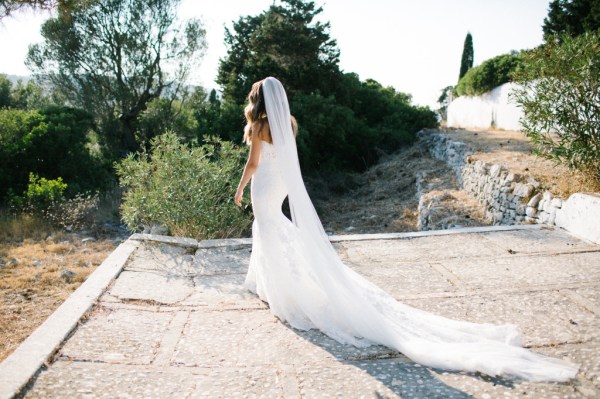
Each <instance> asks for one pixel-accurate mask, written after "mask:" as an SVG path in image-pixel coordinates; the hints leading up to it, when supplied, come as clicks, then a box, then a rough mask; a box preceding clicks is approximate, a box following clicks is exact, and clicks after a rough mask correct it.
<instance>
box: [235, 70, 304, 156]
mask: <svg viewBox="0 0 600 399" xmlns="http://www.w3.org/2000/svg"><path fill="white" fill-rule="evenodd" d="M263 82H264V79H263V80H259V81H258V82H255V83H254V84H253V85H252V89H251V90H250V93H248V104H247V105H246V107H245V108H244V116H245V117H246V126H245V127H244V143H246V144H250V143H251V142H252V136H253V133H254V132H253V131H252V127H253V126H256V125H255V123H259V125H258V126H256V127H257V130H258V132H256V133H257V134H258V133H259V132H260V131H262V129H263V126H264V123H265V122H268V118H267V109H266V107H265V98H264V95H263V89H262V85H263ZM290 116H291V119H292V131H293V132H294V136H296V134H297V132H298V124H297V122H296V118H294V117H293V116H292V115H290ZM262 139H263V140H265V141H267V142H269V143H271V142H272V139H271V133H270V132H268V135H267V137H262Z"/></svg>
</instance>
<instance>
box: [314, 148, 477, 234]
mask: <svg viewBox="0 0 600 399" xmlns="http://www.w3.org/2000/svg"><path fill="white" fill-rule="evenodd" d="M347 180H348V182H347V183H346V184H345V187H343V188H345V190H337V192H336V190H332V189H330V188H328V186H327V184H325V183H323V182H319V181H309V182H308V184H309V191H310V194H311V197H312V199H313V201H314V203H315V207H316V208H317V212H318V213H319V215H320V217H321V221H322V222H323V226H324V227H325V230H326V231H327V232H329V233H333V234H356V233H385V232H403V231H416V230H419V226H418V224H419V220H418V216H419V213H418V210H417V208H418V206H419V197H420V196H421V195H427V196H428V198H429V201H430V203H434V204H435V208H436V209H437V210H442V209H443V211H440V212H437V213H436V214H435V215H432V216H434V217H433V218H432V219H431V225H430V226H429V227H428V228H427V229H434V228H440V229H441V228H451V227H458V226H465V227H466V226H479V225H484V224H487V223H486V221H485V220H484V219H483V214H482V212H480V207H479V206H478V204H477V203H476V202H475V201H474V200H473V199H471V198H470V197H468V196H467V195H466V194H465V193H463V192H461V191H460V189H459V187H458V182H457V181H456V177H455V176H454V173H453V172H452V171H451V170H450V169H449V168H448V166H447V165H446V163H445V162H443V161H439V160H437V159H433V158H432V157H431V156H430V155H429V153H428V151H427V149H426V148H425V147H424V146H423V145H422V144H420V143H417V144H415V145H413V146H411V147H408V148H404V149H401V150H400V151H398V152H396V153H394V154H391V155H387V156H384V157H383V158H382V159H381V160H380V162H379V163H378V164H377V165H375V166H373V167H371V168H370V169H369V170H367V171H366V172H364V173H362V174H356V175H352V176H350V177H348V178H347ZM417 180H419V183H417ZM334 187H335V185H334ZM419 190H421V192H420V193H418V191H419ZM340 191H341V192H340ZM428 205H429V203H428V204H426V205H425V206H428Z"/></svg>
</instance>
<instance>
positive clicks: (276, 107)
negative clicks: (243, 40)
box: [235, 77, 578, 381]
mask: <svg viewBox="0 0 600 399" xmlns="http://www.w3.org/2000/svg"><path fill="white" fill-rule="evenodd" d="M245 114H246V119H247V122H248V124H247V125H246V128H245V133H244V139H245V141H246V143H248V144H250V155H249V157H248V162H247V163H246V166H245V168H244V172H243V174H242V178H241V180H240V184H239V186H238V189H237V192H236V194H235V203H236V204H237V205H238V206H239V205H241V200H242V196H243V191H244V187H245V186H246V185H247V183H248V182H249V181H250V179H252V183H251V189H250V191H251V201H252V207H253V211H254V216H255V220H254V223H253V225H252V236H253V242H252V255H251V258H250V267H249V270H248V274H247V276H246V281H245V286H246V287H247V288H248V289H249V290H251V291H252V292H255V293H256V294H258V296H259V297H260V298H261V299H262V300H263V301H265V302H267V303H268V304H269V307H270V309H271V312H272V313H273V314H274V315H275V316H277V317H278V318H279V319H280V320H282V321H286V322H288V323H289V324H290V325H291V326H292V327H294V328H297V329H301V330H308V329H311V328H317V329H319V330H321V331H322V332H323V333H325V334H327V335H328V336H329V337H331V338H333V339H335V340H337V341H339V342H341V343H346V344H352V345H355V346H358V347H366V346H369V345H373V344H381V345H385V346H388V347H390V348H394V349H396V350H398V351H400V352H402V353H403V354H405V355H406V356H408V357H409V358H411V359H412V360H414V361H415V362H417V363H421V364H423V365H425V366H430V367H436V368H442V369H449V370H465V371H472V372H475V371H479V372H483V373H486V374H489V375H492V376H495V375H507V376H514V377H519V378H523V379H527V380H533V381H566V380H568V379H570V378H573V377H574V376H575V375H576V374H577V370H578V366H576V365H573V364H571V363H569V362H566V361H563V360H559V359H555V358H551V357H547V356H544V355H541V354H537V353H534V352H531V351H528V350H526V349H524V348H522V347H521V346H520V336H519V332H518V330H517V328H516V326H513V325H508V324H507V325H494V324H488V323H485V324H477V323H470V322H464V321H457V320H452V319H448V318H445V317H441V316H436V315H434V314H431V313H428V312H425V311H422V310H419V309H416V308H413V307H410V306H407V305H404V304H402V303H400V302H398V301H396V300H395V299H394V298H393V297H392V296H390V295H389V294H387V293H386V292H384V291H383V290H381V289H380V288H378V287H377V286H375V285H374V284H372V283H370V282H369V281H368V280H366V279H365V278H363V277H362V276H361V275H359V274H358V273H356V272H354V271H353V270H352V269H350V268H349V267H347V266H346V265H344V264H343V262H342V261H341V260H340V259H339V257H338V256H337V253H336V252H335V249H334V248H333V246H332V245H331V243H330V242H329V239H328V237H327V235H326V234H325V231H324V230H323V226H322V225H321V222H320V220H319V217H318V216H317V213H316V211H315V209H314V207H313V205H312V202H311V200H310V198H309V196H308V194H307V192H306V188H305V186H304V182H303V180H302V175H301V173H300V165H299V162H298V153H297V150H296V143H295V132H296V125H295V121H294V119H293V117H292V116H291V115H290V110H289V105H288V101H287V96H286V94H285V90H284V89H283V86H282V85H281V83H280V82H279V81H278V80H277V79H275V78H272V77H268V78H266V79H264V80H261V81H259V82H256V83H255V84H254V85H253V86H252V90H251V91H250V94H249V95H248V106H247V107H246V109H245ZM286 196H287V197H288V199H289V204H290V211H291V216H292V220H291V221H290V220H289V219H288V218H287V217H285V215H284V214H283V213H282V212H281V205H282V202H283V200H284V199H285V197H286Z"/></svg>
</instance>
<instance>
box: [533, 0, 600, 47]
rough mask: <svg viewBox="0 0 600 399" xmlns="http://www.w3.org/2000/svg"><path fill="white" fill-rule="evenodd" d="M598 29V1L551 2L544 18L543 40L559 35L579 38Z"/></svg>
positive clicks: (599, 22)
mask: <svg viewBox="0 0 600 399" xmlns="http://www.w3.org/2000/svg"><path fill="white" fill-rule="evenodd" d="M599 28H600V1H598V0H553V1H551V2H550V5H549V9H548V16H547V17H546V18H544V25H543V26H542V29H543V31H544V40H546V41H547V40H548V38H550V37H552V38H554V39H559V38H560V36H553V35H561V34H567V35H569V36H572V37H574V36H579V35H581V34H583V33H584V32H589V31H592V32H593V31H595V30H597V29H599Z"/></svg>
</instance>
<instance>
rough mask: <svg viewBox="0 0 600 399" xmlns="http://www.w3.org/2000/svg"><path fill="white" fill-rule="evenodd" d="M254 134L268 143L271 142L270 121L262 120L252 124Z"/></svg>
mask: <svg viewBox="0 0 600 399" xmlns="http://www.w3.org/2000/svg"><path fill="white" fill-rule="evenodd" d="M252 133H253V135H254V137H258V138H259V139H261V140H263V141H267V142H269V143H270V142H271V132H270V130H269V121H268V120H267V118H261V119H259V120H257V121H255V122H253V123H252Z"/></svg>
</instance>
